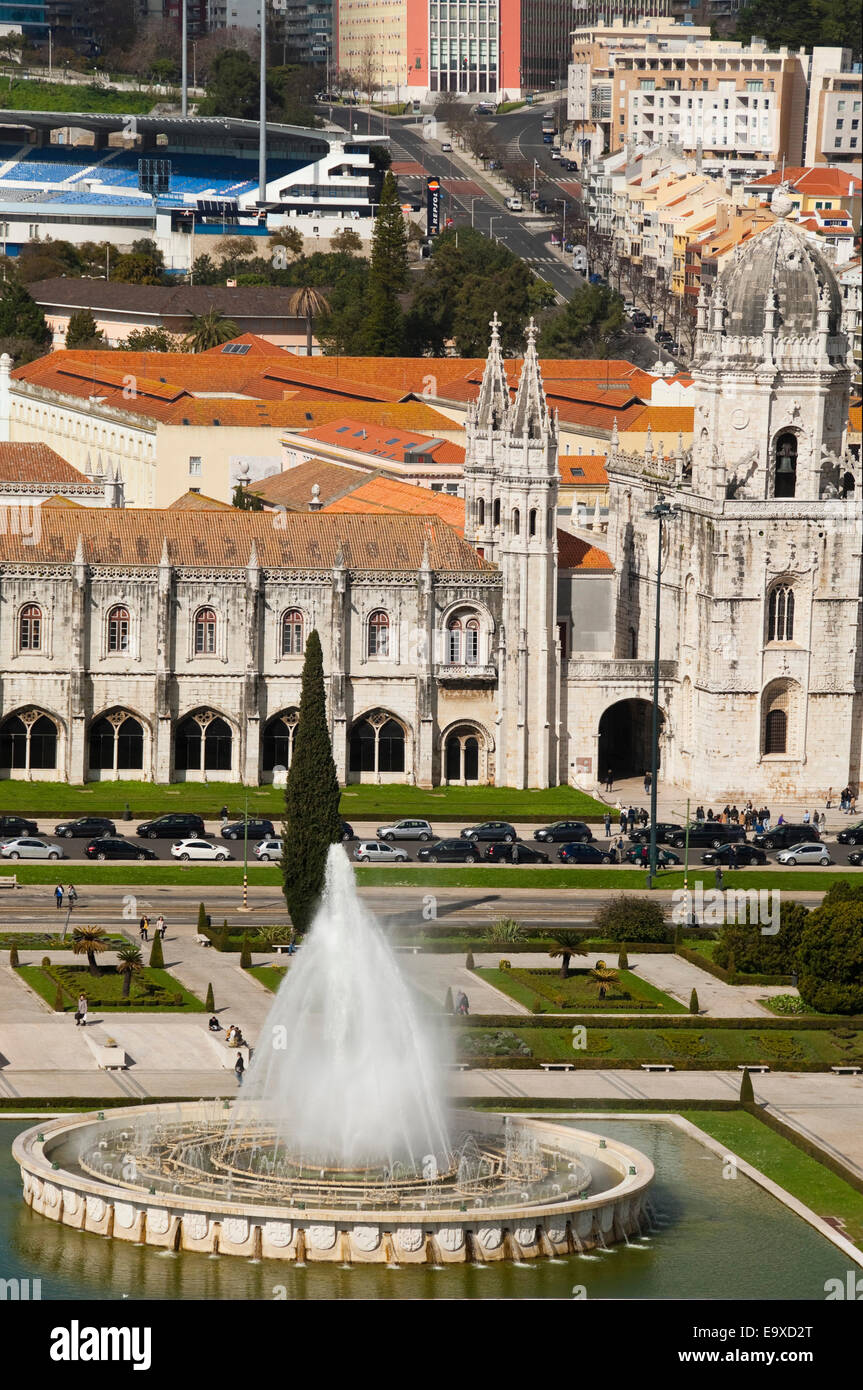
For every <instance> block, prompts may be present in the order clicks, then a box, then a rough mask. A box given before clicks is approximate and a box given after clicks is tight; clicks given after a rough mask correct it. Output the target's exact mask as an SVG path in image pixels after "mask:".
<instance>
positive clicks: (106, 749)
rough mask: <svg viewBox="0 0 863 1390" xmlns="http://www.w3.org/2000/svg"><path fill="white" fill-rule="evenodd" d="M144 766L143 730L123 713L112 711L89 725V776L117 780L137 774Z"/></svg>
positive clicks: (137, 721)
mask: <svg viewBox="0 0 863 1390" xmlns="http://www.w3.org/2000/svg"><path fill="white" fill-rule="evenodd" d="M143 767H144V727H143V725H142V724H141V721H140V720H139V719H136V718H135V716H134V715H133V714H129V713H128V712H127V711H126V710H123V709H119V710H111V712H110V714H103V715H102V716H101V718H100V719H96V720H94V721H93V723H92V724H91V725H90V739H89V768H90V774H91V776H92V775H93V774H95V775H96V776H97V777H98V776H100V775H101V776H103V777H105V776H111V775H113V776H114V777H119V775H120V774H121V773H126V772H140V771H142V769H143Z"/></svg>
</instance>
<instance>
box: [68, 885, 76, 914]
mask: <svg viewBox="0 0 863 1390" xmlns="http://www.w3.org/2000/svg"><path fill="white" fill-rule="evenodd" d="M66 901H67V903H68V904H69V910H70V911H71V909H72V908H73V907H74V906H75V904H76V902H77V901H78V894H77V893H76V892H75V885H74V883H70V884H69V887H68V888H67V889H66Z"/></svg>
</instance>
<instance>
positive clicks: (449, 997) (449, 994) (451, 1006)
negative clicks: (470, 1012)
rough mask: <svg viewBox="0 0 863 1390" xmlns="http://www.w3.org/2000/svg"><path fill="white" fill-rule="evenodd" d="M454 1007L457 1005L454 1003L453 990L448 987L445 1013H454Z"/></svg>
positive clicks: (444, 1003)
mask: <svg viewBox="0 0 863 1390" xmlns="http://www.w3.org/2000/svg"><path fill="white" fill-rule="evenodd" d="M454 1009H455V1005H454V1004H453V999H452V990H451V989H449V988H448V989H447V992H446V994H445V996H444V1001H443V1011H444V1013H445V1014H451V1013H453V1011H454Z"/></svg>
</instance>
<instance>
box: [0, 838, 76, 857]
mask: <svg viewBox="0 0 863 1390" xmlns="http://www.w3.org/2000/svg"><path fill="white" fill-rule="evenodd" d="M0 854H2V856H3V858H4V859H65V858H66V856H65V854H64V853H63V851H62V849H61V848H60V846H59V845H52V843H51V841H50V840H38V839H37V838H36V836H35V835H20V836H18V838H17V839H15V840H6V842H5V843H4V844H3V845H0Z"/></svg>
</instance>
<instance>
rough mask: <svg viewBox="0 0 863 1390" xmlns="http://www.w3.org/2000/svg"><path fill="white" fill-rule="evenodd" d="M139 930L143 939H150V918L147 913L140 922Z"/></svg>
mask: <svg viewBox="0 0 863 1390" xmlns="http://www.w3.org/2000/svg"><path fill="white" fill-rule="evenodd" d="M138 932H139V934H140V937H141V940H142V941H149V940H150V920H149V918H148V917H147V915H146V913H145V914H144V916H143V917H142V918H141V920H140V922H139V923H138Z"/></svg>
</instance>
